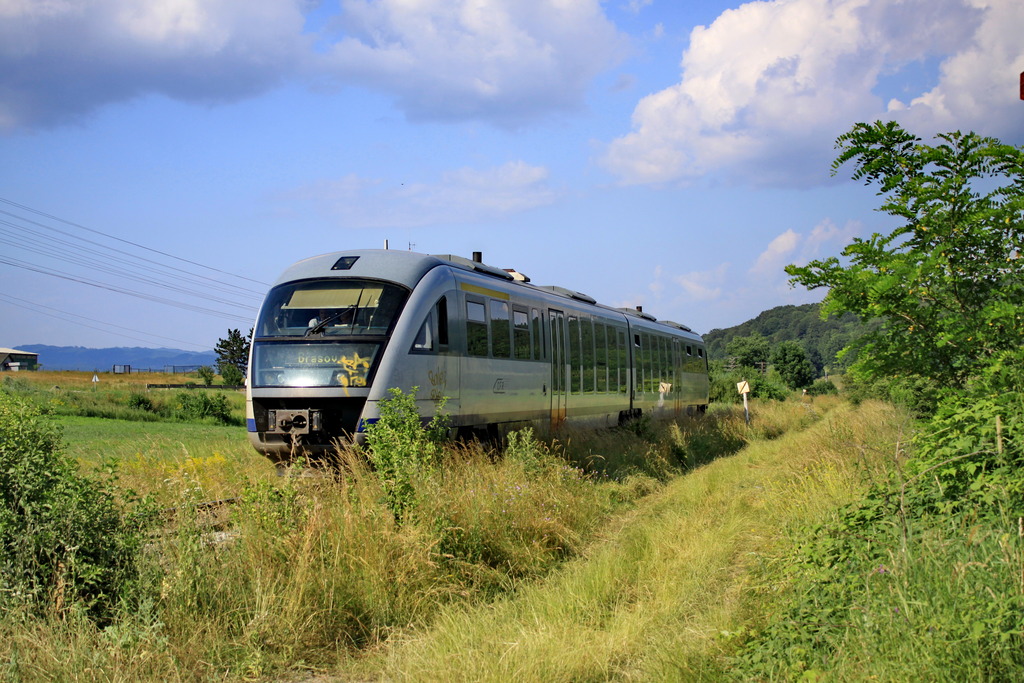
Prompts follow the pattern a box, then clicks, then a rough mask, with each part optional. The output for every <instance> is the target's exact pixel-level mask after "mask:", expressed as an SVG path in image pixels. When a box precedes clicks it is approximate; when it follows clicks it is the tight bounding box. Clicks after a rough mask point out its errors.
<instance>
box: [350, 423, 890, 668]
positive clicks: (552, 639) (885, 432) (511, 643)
mask: <svg viewBox="0 0 1024 683" xmlns="http://www.w3.org/2000/svg"><path fill="white" fill-rule="evenodd" d="M901 428H902V418H901V416H900V415H898V414H897V413H896V412H895V411H893V410H892V409H891V408H888V407H884V406H881V405H877V404H865V405H863V406H861V407H859V408H853V407H850V406H846V405H842V406H840V407H838V408H836V409H835V410H833V411H832V412H831V413H829V414H828V415H826V416H824V417H823V418H822V419H821V420H819V421H817V422H816V423H815V424H814V425H813V426H811V427H810V428H809V429H806V430H804V431H802V432H798V433H790V434H787V435H786V436H784V437H781V438H779V439H777V440H774V441H760V442H755V443H753V444H752V445H750V446H748V447H747V448H745V449H744V450H743V451H742V452H740V453H739V454H737V455H735V456H733V457H729V458H724V459H721V460H718V461H716V462H714V463H712V464H710V465H707V466H705V467H702V468H700V469H698V470H696V471H694V472H692V473H690V474H689V475H687V476H684V477H680V478H678V479H676V480H674V481H673V482H671V483H669V484H668V485H667V486H666V487H665V488H664V489H662V490H661V491H659V492H658V493H656V494H654V495H651V496H649V497H648V498H646V499H645V500H644V501H643V503H642V504H641V505H640V507H639V508H638V509H637V510H634V511H633V512H631V513H630V514H629V515H628V516H626V517H624V518H621V519H618V520H616V521H615V523H614V528H611V529H610V530H609V531H608V535H607V538H606V540H605V541H604V542H602V543H600V544H598V545H597V546H596V547H594V548H593V549H592V551H591V552H590V553H589V554H588V556H586V557H584V558H581V559H579V560H577V561H574V562H571V563H569V564H568V565H567V566H566V567H564V568H563V569H562V570H560V571H558V572H556V573H555V574H553V575H551V576H549V577H548V578H547V579H546V580H544V581H541V582H538V583H535V584H530V585H527V586H524V587H523V588H522V589H521V590H520V591H519V592H518V593H517V594H515V595H514V596H513V597H509V598H507V599H503V600H500V601H498V602H496V603H494V604H490V605H486V606H478V607H461V608H451V609H448V610H446V611H444V612H443V613H442V614H441V615H440V617H439V619H438V620H437V621H436V622H435V624H434V625H433V626H432V627H431V628H430V629H428V630H425V631H423V632H413V633H408V634H405V635H404V636H400V637H397V638H395V639H393V640H392V644H391V645H390V646H388V647H387V648H386V649H385V650H383V651H382V652H380V653H377V654H375V655H373V656H371V657H369V658H366V659H362V660H358V661H350V662H347V663H345V664H344V665H343V667H342V668H343V670H347V671H349V672H351V674H352V675H355V676H359V677H364V678H378V677H381V678H384V679H387V680H418V681H422V680H446V681H458V680H464V681H508V680H538V681H540V680H543V681H579V680H609V679H611V680H659V681H661V680H695V679H719V678H722V677H724V676H725V672H724V671H723V669H722V666H723V664H722V657H721V655H722V653H723V652H724V651H725V650H726V649H727V648H728V637H727V635H728V634H729V633H732V632H736V631H738V630H739V629H741V628H743V626H744V624H747V623H748V622H749V620H750V619H751V618H752V617H755V618H756V615H757V614H759V613H761V612H762V611H763V608H764V607H765V605H764V604H762V603H763V601H766V600H770V596H771V593H772V590H771V587H764V586H758V585H756V580H757V579H756V577H757V572H756V569H757V567H758V566H759V564H760V562H762V560H769V561H770V559H771V558H772V557H773V556H774V555H776V554H777V551H779V550H780V549H782V548H784V547H785V544H786V543H787V539H786V533H785V530H786V528H787V527H789V526H790V525H793V524H800V523H806V522H809V521H814V520H818V519H822V518H823V517H824V516H825V515H827V514H829V511H830V510H832V509H833V508H834V507H835V506H836V505H838V504H841V503H842V502H845V501H847V500H850V499H851V498H853V497H854V496H856V495H857V493H858V492H859V491H860V490H861V489H862V487H863V485H864V483H865V477H866V476H870V473H871V472H872V470H874V469H875V468H877V467H878V466H879V464H880V463H881V462H882V461H884V460H885V458H887V457H889V456H890V455H891V453H892V451H893V444H894V443H895V442H896V441H897V440H898V439H899V438H900V436H899V435H900V429H901ZM766 589H767V590H766ZM723 635H725V636H726V637H723ZM347 678H348V675H346V676H344V677H343V678H342V679H340V680H345V679H347Z"/></svg>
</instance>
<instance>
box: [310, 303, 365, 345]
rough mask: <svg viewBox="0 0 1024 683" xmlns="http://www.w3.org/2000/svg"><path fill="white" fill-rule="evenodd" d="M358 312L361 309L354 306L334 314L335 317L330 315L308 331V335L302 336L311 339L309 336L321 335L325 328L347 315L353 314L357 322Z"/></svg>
mask: <svg viewBox="0 0 1024 683" xmlns="http://www.w3.org/2000/svg"><path fill="white" fill-rule="evenodd" d="M358 310H359V308H358V306H357V305H352V306H349V307H348V308H346V309H343V310H340V311H338V312H337V313H334V314H333V315H329V316H327V317H326V318H324V319H323V320H321V321H320V322H318V323H317V324H316V325H313V326H312V327H310V328H309V329H308V330H306V333H305V334H304V335H302V336H304V337H309V336H311V335H314V334H320V333H321V332H323V331H324V328H325V327H327V326H328V325H330V324H331V323H333V322H334V321H335V320H338V319H339V318H341V317H342V316H344V315H346V314H347V313H351V314H352V320H355V319H356V312H357V311H358Z"/></svg>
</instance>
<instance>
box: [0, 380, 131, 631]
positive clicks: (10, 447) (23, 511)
mask: <svg viewBox="0 0 1024 683" xmlns="http://www.w3.org/2000/svg"><path fill="white" fill-rule="evenodd" d="M117 495H124V494H123V493H121V494H115V491H114V487H113V486H112V485H111V484H110V483H104V482H98V481H93V480H91V479H88V478H86V477H83V476H81V475H79V474H78V472H77V467H76V464H75V462H74V461H73V460H72V459H71V458H69V457H68V456H67V455H65V453H64V449H63V443H62V441H61V438H60V434H59V432H58V430H57V428H56V427H55V426H54V425H52V424H50V423H47V422H44V421H43V419H42V417H41V416H40V414H39V412H38V410H36V409H35V408H32V407H31V406H29V405H28V404H26V403H23V402H21V401H19V400H17V399H15V398H13V397H9V396H7V395H5V394H3V393H0V605H4V606H6V607H8V608H16V609H17V608H21V609H27V610H28V611H29V612H33V613H36V614H44V613H57V614H63V613H65V612H66V611H67V610H69V609H73V608H75V609H80V610H81V611H84V612H85V613H87V614H89V615H90V616H93V617H95V618H100V619H103V618H106V617H108V616H110V614H111V613H112V611H113V609H114V608H115V607H116V606H117V604H118V601H119V600H120V599H122V598H125V597H127V596H128V594H129V592H130V590H129V589H130V588H131V586H132V585H133V584H134V581H135V579H136V578H137V562H136V560H137V555H138V552H139V550H140V548H141V543H142V540H143V535H142V533H141V525H140V524H139V520H140V519H141V517H133V516H126V515H123V514H122V512H121V509H120V508H119V506H118V503H117Z"/></svg>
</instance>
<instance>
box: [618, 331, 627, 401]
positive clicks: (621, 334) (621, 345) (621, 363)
mask: <svg viewBox="0 0 1024 683" xmlns="http://www.w3.org/2000/svg"><path fill="white" fill-rule="evenodd" d="M616 336H617V337H618V342H617V343H616V344H615V351H616V352H617V358H616V366H617V367H618V369H619V374H618V383H619V393H620V394H628V393H629V346H627V344H628V342H627V341H626V340H627V339H629V333H628V332H626V330H623V329H620V330H618V334H617V335H616Z"/></svg>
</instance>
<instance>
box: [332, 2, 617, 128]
mask: <svg viewBox="0 0 1024 683" xmlns="http://www.w3.org/2000/svg"><path fill="white" fill-rule="evenodd" d="M342 7H343V13H342V15H341V17H340V21H339V26H340V27H341V30H342V31H343V33H344V36H343V37H342V38H341V39H340V40H339V41H338V42H337V43H336V44H335V45H334V46H333V47H332V48H331V49H330V50H329V52H328V56H327V62H328V63H327V64H326V67H325V68H326V71H327V73H329V74H331V75H333V77H334V78H336V79H337V81H338V82H339V83H341V84H343V85H344V84H350V83H358V84H361V85H363V86H365V87H368V88H373V89H377V90H381V91H384V92H386V93H389V94H391V95H393V96H395V97H396V98H397V101H398V105H399V107H400V108H401V109H402V110H403V111H404V112H405V113H406V115H407V116H408V117H409V118H411V119H436V120H450V119H464V118H474V117H481V118H486V119H488V120H492V121H498V122H503V123H506V124H509V125H516V124H519V123H521V122H523V121H525V120H529V119H531V118H534V117H536V116H538V115H541V114H543V113H546V112H549V111H552V110H559V109H572V108H576V107H578V106H580V104H581V102H582V99H583V94H584V90H585V88H586V86H587V85H588V84H589V82H590V80H591V79H592V78H593V77H594V76H595V75H597V74H598V73H600V72H601V71H603V70H604V69H605V68H607V67H608V66H610V65H611V64H612V63H613V62H614V61H615V60H617V59H618V58H619V56H620V53H621V49H622V48H623V47H624V44H623V39H622V38H621V37H620V35H619V34H618V32H617V30H616V29H615V27H614V26H613V25H612V24H611V23H610V22H609V21H608V19H607V18H606V17H605V16H604V14H603V12H602V9H601V5H600V2H599V0H419V1H418V2H415V3H410V2H407V1H406V0H376V1H375V2H371V1H369V0H342Z"/></svg>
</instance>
